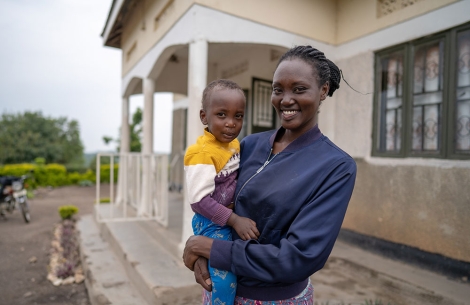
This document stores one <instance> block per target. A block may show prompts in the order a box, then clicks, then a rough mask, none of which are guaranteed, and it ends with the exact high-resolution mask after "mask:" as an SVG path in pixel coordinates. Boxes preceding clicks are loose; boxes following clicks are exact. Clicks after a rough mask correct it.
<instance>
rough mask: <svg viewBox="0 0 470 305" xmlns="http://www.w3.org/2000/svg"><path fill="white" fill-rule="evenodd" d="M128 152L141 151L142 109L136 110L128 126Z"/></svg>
mask: <svg viewBox="0 0 470 305" xmlns="http://www.w3.org/2000/svg"><path fill="white" fill-rule="evenodd" d="M130 129H131V135H130V138H131V139H130V140H131V141H130V146H131V147H130V151H132V152H140V151H141V150H142V142H141V140H140V138H141V134H142V109H140V108H137V109H136V110H135V112H134V114H133V115H132V123H131V125H130Z"/></svg>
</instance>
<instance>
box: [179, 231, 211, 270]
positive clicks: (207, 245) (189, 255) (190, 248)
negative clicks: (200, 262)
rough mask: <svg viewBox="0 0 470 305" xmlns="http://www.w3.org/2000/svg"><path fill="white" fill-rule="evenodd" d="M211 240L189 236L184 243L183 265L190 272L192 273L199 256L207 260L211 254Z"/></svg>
mask: <svg viewBox="0 0 470 305" xmlns="http://www.w3.org/2000/svg"><path fill="white" fill-rule="evenodd" d="M212 243H213V240H212V238H209V237H205V236H194V235H193V236H190V237H189V238H188V240H187V241H186V246H185V247H184V251H183V261H184V265H185V266H186V267H187V268H188V269H189V270H191V271H194V263H195V262H196V261H197V259H198V258H199V256H202V257H205V258H206V259H209V256H210V254H211V248H212Z"/></svg>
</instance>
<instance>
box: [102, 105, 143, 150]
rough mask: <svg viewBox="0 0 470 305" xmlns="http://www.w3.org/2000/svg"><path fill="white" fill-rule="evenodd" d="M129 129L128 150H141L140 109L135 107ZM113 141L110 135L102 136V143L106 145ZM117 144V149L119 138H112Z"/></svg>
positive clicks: (119, 144) (119, 146)
mask: <svg viewBox="0 0 470 305" xmlns="http://www.w3.org/2000/svg"><path fill="white" fill-rule="evenodd" d="M129 129H130V151H131V152H140V151H141V150H142V142H141V134H142V109H141V108H137V109H136V110H135V112H134V114H133V115H132V123H131V124H130V125H129ZM119 130H120V129H119ZM111 141H113V138H112V137H109V136H103V142H104V144H106V145H108V144H109V143H111ZM114 141H116V143H117V144H118V147H117V151H120V150H121V140H120V139H116V140H114Z"/></svg>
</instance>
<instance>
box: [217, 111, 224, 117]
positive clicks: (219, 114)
mask: <svg viewBox="0 0 470 305" xmlns="http://www.w3.org/2000/svg"><path fill="white" fill-rule="evenodd" d="M217 116H219V117H222V118H223V117H225V113H223V112H219V113H217Z"/></svg>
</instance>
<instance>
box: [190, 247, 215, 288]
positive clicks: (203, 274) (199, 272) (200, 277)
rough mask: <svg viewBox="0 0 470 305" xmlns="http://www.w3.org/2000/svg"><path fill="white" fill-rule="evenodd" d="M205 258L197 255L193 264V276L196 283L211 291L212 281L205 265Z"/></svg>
mask: <svg viewBox="0 0 470 305" xmlns="http://www.w3.org/2000/svg"><path fill="white" fill-rule="evenodd" d="M207 262H208V261H207V259H206V258H204V257H201V256H200V257H199V258H198V259H197V261H196V263H195V264H194V278H195V279H196V283H198V284H199V285H201V286H202V288H204V289H205V290H207V291H209V292H210V291H212V281H211V276H210V274H209V268H208V267H207Z"/></svg>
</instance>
